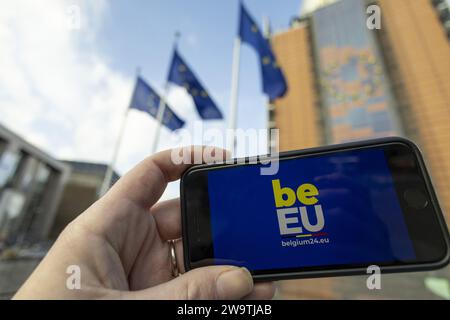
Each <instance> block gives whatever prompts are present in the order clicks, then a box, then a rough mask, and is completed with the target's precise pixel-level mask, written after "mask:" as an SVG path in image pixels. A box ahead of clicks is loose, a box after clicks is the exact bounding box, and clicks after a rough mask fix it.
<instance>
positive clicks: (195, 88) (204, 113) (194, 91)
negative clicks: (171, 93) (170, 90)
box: [167, 49, 223, 120]
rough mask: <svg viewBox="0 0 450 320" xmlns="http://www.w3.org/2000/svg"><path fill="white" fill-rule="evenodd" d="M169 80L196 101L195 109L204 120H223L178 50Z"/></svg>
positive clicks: (170, 70) (175, 51)
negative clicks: (183, 89)
mask: <svg viewBox="0 0 450 320" xmlns="http://www.w3.org/2000/svg"><path fill="white" fill-rule="evenodd" d="M167 80H168V81H169V82H172V83H175V84H177V85H179V86H182V87H184V88H185V89H186V91H187V92H188V93H189V94H190V95H191V97H192V99H193V100H194V104H195V107H196V108H197V111H198V113H199V115H200V117H201V118H202V119H208V120H212V119H222V118H223V116H222V113H221V112H220V110H219V108H218V107H217V106H216V104H215V103H214V101H213V100H212V99H211V97H210V96H209V94H208V92H207V91H206V89H205V88H204V87H203V85H202V84H201V83H200V81H199V80H198V78H197V77H196V76H195V74H194V72H192V70H191V68H189V66H188V65H187V64H186V62H184V60H183V59H182V58H181V56H180V55H179V54H178V52H177V50H176V49H175V50H174V53H173V58H172V64H171V66H170V69H169V77H168V79H167Z"/></svg>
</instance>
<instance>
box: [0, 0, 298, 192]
mask: <svg viewBox="0 0 450 320" xmlns="http://www.w3.org/2000/svg"><path fill="white" fill-rule="evenodd" d="M244 2H245V4H246V6H247V9H248V10H249V11H250V12H251V14H252V15H253V17H254V18H255V19H256V20H257V21H258V22H259V23H260V24H261V23H262V20H263V17H268V18H269V21H270V24H271V27H272V30H273V31H275V32H277V31H281V30H284V29H287V27H288V25H289V21H290V19H291V18H292V17H294V16H296V15H297V14H298V12H299V8H300V5H301V0H282V1H269V0H267V1H262V0H246V1H244ZM238 3H239V2H238V0H226V1H211V0H192V1H182V0H164V1H163V0H152V1H146V0H135V1H126V0H110V1H107V0H95V1H89V0H66V1H64V0H45V1H39V2H38V1H31V0H28V1H27V0H15V1H2V2H1V4H0V70H1V72H0V123H1V124H2V125H4V126H6V127H7V128H9V129H11V130H13V131H14V132H16V133H18V134H19V135H21V136H22V137H24V138H25V139H26V140H28V141H29V142H31V143H32V144H35V145H36V146H38V147H39V148H41V149H43V150H44V151H46V152H48V153H49V154H50V155H52V156H54V157H56V158H60V159H73V160H84V161H93V162H102V163H109V162H110V161H111V158H112V153H113V148H114V145H115V142H116V141H117V134H118V131H119V127H120V124H121V121H122V119H123V118H124V114H125V111H126V109H127V107H128V104H129V101H130V97H131V93H132V88H133V85H134V79H135V75H136V70H137V68H138V67H139V69H140V75H141V76H142V77H143V78H145V79H146V80H147V81H148V83H149V84H150V85H151V86H153V87H154V88H155V89H156V90H157V91H159V92H162V91H163V90H162V89H163V88H164V85H165V79H166V76H167V72H168V68H169V62H170V58H171V54H172V46H173V39H174V33H175V32H176V31H179V32H180V33H181V38H180V40H179V44H178V48H179V51H180V53H181V55H182V56H183V57H184V58H185V60H186V61H187V62H188V63H189V64H190V66H191V67H192V69H194V71H195V72H196V73H197V75H198V76H199V78H200V79H201V81H202V82H203V84H204V85H205V86H206V88H207V89H208V91H209V93H210V95H211V96H212V97H213V99H214V100H215V101H216V103H217V104H218V106H219V108H220V109H221V110H222V111H223V113H224V114H225V117H227V115H228V111H229V110H228V109H229V100H230V96H229V92H230V85H231V65H232V50H233V41H234V37H235V35H236V32H237V27H238V26H237V24H238V21H237V20H238ZM78 18H79V19H78ZM266 99H267V98H266V97H265V96H264V95H263V93H262V92H261V79H260V71H259V66H258V60H257V56H256V53H255V52H254V51H253V50H252V49H251V48H250V47H248V46H243V47H242V49H241V73H240V87H239V104H238V105H239V109H238V122H237V126H238V127H239V128H243V129H248V128H255V129H264V128H266V121H267V118H266V116H267V115H266V101H267V100H266ZM167 100H168V102H169V104H170V105H171V107H172V108H173V109H174V110H175V112H176V113H177V114H178V115H179V116H180V117H181V118H183V119H185V120H186V121H187V126H186V130H187V131H190V132H193V131H195V128H194V124H195V123H198V120H199V117H198V116H197V114H196V112H195V108H194V105H193V103H192V100H191V99H190V97H189V96H188V95H187V94H186V93H185V92H184V90H183V89H181V88H177V87H175V86H171V87H170V89H169V91H168V95H167ZM126 121H127V122H126V130H125V134H124V136H123V140H122V146H121V149H120V151H119V157H118V161H117V165H116V168H117V171H118V172H119V173H120V174H123V173H125V172H126V171H128V170H129V169H130V168H132V167H133V166H134V165H135V164H137V163H138V162H139V161H140V160H142V159H143V158H145V157H146V156H148V155H149V154H150V152H151V144H152V140H153V139H152V138H153V132H154V130H155V123H156V122H155V120H154V119H153V118H151V117H149V116H148V115H146V114H144V113H141V112H139V111H134V110H133V111H131V112H129V115H128V117H127V120H126ZM226 126H227V119H225V120H224V121H208V122H207V123H206V128H217V129H219V130H223V129H225V128H226ZM192 142H193V143H199V142H201V138H200V137H198V136H196V137H195V138H194V139H193V141H192ZM177 144H180V140H179V139H178V138H177V136H176V135H173V134H171V132H170V131H168V130H167V129H163V130H162V133H161V138H160V143H159V149H160V150H161V149H166V148H170V147H172V146H175V145H177ZM215 144H218V145H221V144H220V143H218V142H216V143H215ZM222 145H223V144H222ZM263 147H264V148H265V146H263ZM177 191H178V187H177V186H176V185H174V186H171V187H170V188H169V191H168V192H167V193H166V194H165V197H172V196H176V194H177Z"/></svg>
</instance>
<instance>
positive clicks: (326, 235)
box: [181, 138, 449, 280]
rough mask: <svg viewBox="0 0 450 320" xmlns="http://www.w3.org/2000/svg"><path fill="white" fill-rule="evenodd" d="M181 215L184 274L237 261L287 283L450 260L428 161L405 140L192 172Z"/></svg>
mask: <svg viewBox="0 0 450 320" xmlns="http://www.w3.org/2000/svg"><path fill="white" fill-rule="evenodd" d="M268 162H270V163H268ZM269 166H271V167H272V168H275V169H276V170H275V169H274V170H266V172H264V168H266V169H267V167H269ZM267 171H269V172H270V171H272V172H271V173H270V174H267ZM263 172H264V174H263ZM437 174H438V173H437ZM181 212H182V228H183V246H184V249H183V250H184V264H185V269H186V270H190V269H193V268H198V267H202V266H207V265H236V266H243V267H246V268H248V269H249V270H250V272H251V273H252V275H253V277H254V279H255V280H281V279H293V278H306V277H325V276H326V277H330V276H342V275H355V274H367V267H368V266H371V265H377V266H379V267H380V269H381V272H384V273H386V272H406V271H418V270H431V269H437V268H440V267H443V266H445V265H447V264H448V263H449V235H448V230H447V226H446V223H445V220H444V217H443V214H442V211H441V209H440V206H439V203H438V200H437V198H436V195H435V192H434V190H433V186H432V184H431V180H430V177H429V175H428V173H427V170H426V168H425V164H424V160H423V158H422V156H421V154H420V152H419V149H418V148H417V146H416V145H415V144H414V143H412V142H411V141H409V140H406V139H403V138H384V139H377V140H370V141H365V142H356V143H348V144H341V145H335V146H327V147H321V148H315V149H307V150H302V151H292V152H286V153H281V154H279V155H278V156H276V157H275V156H264V157H258V158H250V159H246V160H245V161H243V160H242V159H241V160H236V161H233V163H231V161H227V163H219V164H212V165H198V166H193V167H191V168H190V169H188V170H187V171H186V172H185V173H184V175H183V176H182V179H181Z"/></svg>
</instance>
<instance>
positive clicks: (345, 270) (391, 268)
mask: <svg viewBox="0 0 450 320" xmlns="http://www.w3.org/2000/svg"><path fill="white" fill-rule="evenodd" d="M393 143H394V144H395V143H401V144H404V145H406V146H407V147H409V148H410V149H411V151H412V152H413V154H414V156H415V158H416V159H417V164H418V166H419V169H420V172H421V173H422V178H423V179H424V183H425V186H426V188H427V192H428V194H429V196H430V199H429V200H430V202H431V203H430V205H432V207H433V208H434V211H435V212H436V218H437V220H438V224H439V227H440V229H441V231H442V236H443V238H444V242H445V246H446V254H445V255H444V257H443V258H442V259H441V260H439V261H435V262H426V263H421V262H419V263H417V262H414V263H410V264H398V265H392V264H389V265H380V268H381V270H382V272H384V273H394V272H406V271H421V270H434V269H437V268H441V267H443V266H445V265H447V264H448V263H449V261H450V252H449V234H448V230H447V226H446V223H445V220H444V216H443V213H442V210H441V207H440V205H439V202H438V200H437V197H436V194H435V191H434V188H433V186H432V181H431V177H430V175H429V173H428V170H427V169H426V166H425V162H424V159H423V156H422V154H421V152H420V150H419V148H418V147H417V146H416V145H415V144H414V143H413V142H412V141H410V140H408V139H405V138H399V137H389V138H381V139H373V140H367V141H359V142H351V143H344V144H338V145H331V146H325V147H318V148H311V149H304V150H298V151H288V152H282V153H280V154H279V159H280V161H281V160H282V159H286V158H296V157H301V156H311V155H320V154H327V153H332V152H336V151H349V150H355V149H363V148H372V147H383V146H386V145H388V144H393ZM267 159H273V157H272V156H271V155H264V156H259V157H252V158H241V159H235V160H234V163H232V164H229V163H217V164H202V165H196V166H192V167H190V168H189V169H188V170H186V171H185V172H184V174H183V176H182V178H181V183H180V194H181V215H182V232H183V244H184V245H183V253H184V266H185V270H186V271H188V270H191V269H192V266H191V258H190V242H189V233H188V232H187V230H188V224H189V218H188V216H187V212H186V203H185V200H186V199H185V188H184V186H185V181H186V177H187V176H188V175H189V174H190V173H192V172H195V171H199V170H200V171H204V170H205V169H208V170H209V169H213V168H216V169H217V168H220V167H234V166H242V165H247V164H248V163H249V162H250V163H253V164H254V163H255V161H261V160H267ZM408 230H409V227H408ZM323 268H324V269H326V270H317V269H319V267H315V268H314V269H316V270H312V271H305V270H303V271H286V270H288V269H282V270H281V271H280V270H277V271H276V272H274V273H265V274H254V275H253V277H254V279H255V280H283V279H295V278H313V277H330V276H344V275H357V274H366V271H367V270H366V268H365V267H361V266H359V267H354V268H353V267H347V266H345V265H344V266H343V265H339V266H336V268H338V269H336V268H334V269H333V266H330V265H327V266H325V267H323ZM283 270H284V271H283Z"/></svg>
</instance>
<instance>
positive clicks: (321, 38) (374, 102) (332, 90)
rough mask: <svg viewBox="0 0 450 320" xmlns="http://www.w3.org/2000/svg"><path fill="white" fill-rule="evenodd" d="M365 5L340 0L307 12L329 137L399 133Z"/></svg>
mask: <svg viewBox="0 0 450 320" xmlns="http://www.w3.org/2000/svg"><path fill="white" fill-rule="evenodd" d="M365 9H366V7H365V5H364V3H363V1H361V0H342V1H339V2H337V3H335V4H332V5H330V6H327V7H324V8H322V9H319V10H317V11H315V12H314V13H313V15H312V35H313V39H314V49H315V53H316V57H315V59H316V64H317V66H316V67H317V70H318V73H319V85H320V98H321V105H322V107H323V115H324V119H325V125H326V131H327V142H329V143H341V142H347V141H353V140H359V139H367V138H374V137H382V136H389V135H401V134H402V132H401V128H400V125H399V124H398V121H397V116H396V112H395V106H394V102H393V101H394V100H393V98H392V93H391V92H390V89H389V85H388V84H387V81H388V79H387V76H386V74H385V71H384V66H383V61H382V59H381V55H380V54H379V51H378V47H377V42H376V39H375V35H374V33H373V31H371V30H369V29H368V28H367V27H366V20H367V16H366V14H365Z"/></svg>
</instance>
